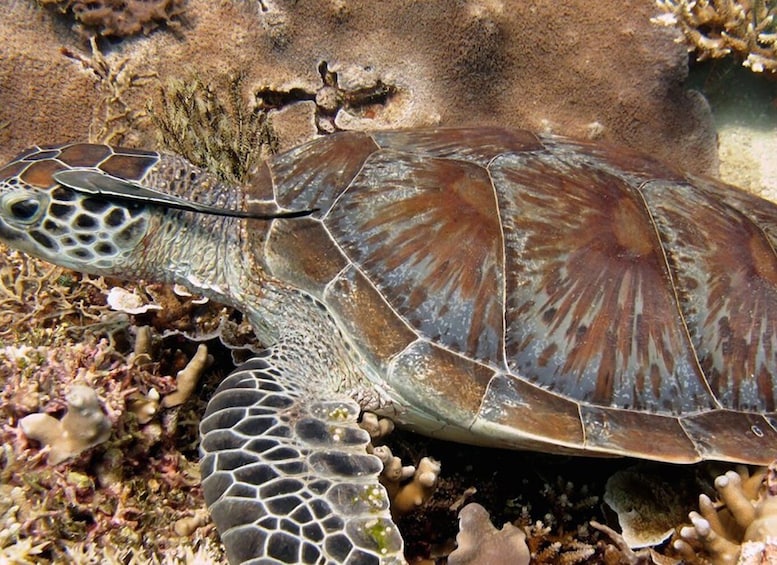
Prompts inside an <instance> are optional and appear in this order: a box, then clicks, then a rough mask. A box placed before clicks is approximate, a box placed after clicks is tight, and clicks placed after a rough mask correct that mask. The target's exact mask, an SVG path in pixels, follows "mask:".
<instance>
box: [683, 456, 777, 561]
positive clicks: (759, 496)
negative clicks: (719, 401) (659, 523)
mask: <svg viewBox="0 0 777 565" xmlns="http://www.w3.org/2000/svg"><path fill="white" fill-rule="evenodd" d="M715 489H716V490H717V492H718V497H719V499H720V501H719V502H718V503H713V502H712V500H711V499H710V498H709V497H708V496H707V495H704V494H702V495H700V496H699V512H691V513H690V514H689V516H688V517H689V518H690V520H691V524H692V526H686V527H683V528H682V529H681V530H680V537H681V539H678V540H676V541H675V542H674V544H673V545H674V548H675V549H676V550H677V551H678V552H679V553H680V555H682V556H683V558H684V559H685V560H686V561H688V562H689V563H697V562H699V560H698V559H697V558H696V557H695V553H694V549H693V548H694V547H695V546H699V545H700V546H701V547H702V548H703V549H704V550H705V551H706V552H707V554H708V555H709V556H710V559H711V561H712V562H713V563H714V564H715V565H729V564H734V563H741V564H758V563H769V562H772V561H769V559H770V557H769V556H772V557H771V558H773V557H774V556H776V555H777V461H776V462H775V463H772V464H771V465H770V466H769V468H768V469H762V470H760V471H758V472H756V473H754V474H752V475H751V474H750V473H749V472H748V471H747V469H746V468H744V467H740V468H739V469H738V470H737V471H736V472H735V471H728V472H727V473H726V474H724V475H720V476H718V477H717V478H716V479H715Z"/></svg>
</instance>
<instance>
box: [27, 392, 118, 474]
mask: <svg viewBox="0 0 777 565" xmlns="http://www.w3.org/2000/svg"><path fill="white" fill-rule="evenodd" d="M19 425H20V426H21V428H22V431H24V434H25V435H26V436H27V437H28V438H30V439H34V440H36V441H39V442H41V443H42V444H44V445H48V446H50V447H51V450H50V451H49V463H50V464H51V465H58V464H59V463H62V462H63V461H65V460H66V459H70V458H71V457H74V456H76V455H78V454H79V453H81V452H82V451H85V450H87V449H89V448H90V447H94V446H95V445H99V444H101V443H103V442H104V441H105V440H107V439H108V437H109V436H110V435H111V422H110V420H108V418H107V417H106V416H105V414H104V413H103V411H102V407H101V406H100V399H99V398H98V396H97V393H96V392H95V391H94V390H92V389H91V388H89V387H88V386H83V385H74V386H73V387H71V389H70V392H69V393H68V395H67V413H66V414H65V416H64V417H63V418H62V420H57V419H56V418H54V417H52V416H49V415H48V414H30V415H29V416H25V417H24V418H22V419H21V420H20V422H19Z"/></svg>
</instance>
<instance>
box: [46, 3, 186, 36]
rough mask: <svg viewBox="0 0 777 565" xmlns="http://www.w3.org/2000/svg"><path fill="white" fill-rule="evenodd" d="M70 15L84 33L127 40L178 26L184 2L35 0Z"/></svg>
mask: <svg viewBox="0 0 777 565" xmlns="http://www.w3.org/2000/svg"><path fill="white" fill-rule="evenodd" d="M38 2H40V3H41V4H43V5H52V6H55V7H56V8H57V9H58V10H59V11H60V12H62V13H72V14H73V17H74V18H75V20H76V22H77V27H78V29H79V30H80V31H82V32H84V33H89V32H96V33H97V34H98V35H102V36H114V37H126V36H129V35H136V34H138V33H143V34H148V33H150V32H152V31H153V30H155V29H156V28H158V27H160V26H163V25H170V24H177V19H180V17H181V16H182V15H183V13H184V11H185V5H186V0H38Z"/></svg>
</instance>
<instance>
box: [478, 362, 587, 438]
mask: <svg viewBox="0 0 777 565" xmlns="http://www.w3.org/2000/svg"><path fill="white" fill-rule="evenodd" d="M473 430H476V431H479V432H480V433H482V434H483V435H491V436H495V437H498V438H499V437H501V438H503V441H504V445H506V446H511V445H512V446H515V445H520V446H524V447H526V448H527V449H537V450H539V451H547V450H548V447H549V446H553V451H559V452H564V451H566V450H565V449H564V447H567V448H568V449H569V452H572V451H575V450H577V449H579V448H580V446H582V445H583V444H584V441H585V432H584V430H583V424H582V422H581V421H580V408H579V406H578V404H577V403H576V402H574V401H572V400H569V399H567V398H564V397H563V396H560V395H558V394H553V393H551V392H548V391H547V390H544V389H542V388H541V387H538V386H535V385H533V384H531V383H529V382H528V381H525V380H523V379H520V378H517V377H516V376H515V375H510V374H506V373H499V374H497V375H496V376H494V378H493V379H491V381H490V382H489V383H488V387H487V390H486V393H485V395H484V396H483V402H482V404H481V407H480V410H479V413H478V418H477V420H476V422H475V425H474V426H473ZM496 445H499V444H498V443H497V444H496Z"/></svg>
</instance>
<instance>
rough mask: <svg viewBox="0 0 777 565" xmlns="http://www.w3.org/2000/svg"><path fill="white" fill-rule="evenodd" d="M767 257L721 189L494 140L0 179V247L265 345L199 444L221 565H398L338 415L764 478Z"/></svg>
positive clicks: (383, 135) (349, 425) (140, 157)
mask: <svg viewBox="0 0 777 565" xmlns="http://www.w3.org/2000/svg"><path fill="white" fill-rule="evenodd" d="M62 171H73V172H74V173H73V174H70V175H59V176H58V173H60V172H62ZM90 179H91V180H90ZM95 186H98V187H99V186H103V187H107V188H106V190H105V191H103V192H99V191H95V190H94V187H95ZM187 203H190V204H191V203H198V204H202V205H205V206H209V207H211V210H212V209H213V208H217V209H220V210H222V211H223V214H224V215H223V216H222V215H214V214H212V213H203V212H196V211H191V210H189V209H187V207H186V204H187ZM190 208H191V207H190ZM235 210H239V211H240V214H237V213H235V212H234V211H235ZM230 211H232V212H230ZM295 211H302V217H295V218H289V217H277V215H278V214H282V213H289V212H295ZM305 211H307V212H305ZM238 215H243V216H245V215H248V216H253V217H249V218H244V217H235V216H238ZM273 215H276V217H273ZM776 234H777V207H776V206H775V205H774V204H772V203H770V202H767V201H764V200H761V199H759V198H757V197H755V196H752V195H749V194H747V193H745V192H742V191H740V190H738V189H736V188H734V187H731V186H727V185H724V184H722V183H720V182H717V181H714V180H711V179H706V178H698V177H691V176H688V175H684V174H683V173H681V172H679V171H675V170H672V169H669V168H667V167H665V166H664V165H661V164H660V163H658V162H656V161H654V160H652V159H650V158H647V157H644V156H641V155H638V154H635V153H632V152H629V151H625V150H622V149H616V148H612V147H606V146H600V145H596V144H591V143H586V142H576V141H571V140H566V139H562V138H557V137H552V136H537V135H535V134H532V133H530V132H525V131H509V130H503V129H498V128H488V129H469V128H464V129H443V128H439V129H430V130H409V131H397V132H373V133H369V134H367V133H356V132H348V133H338V134H334V135H331V136H327V137H324V138H321V139H318V140H315V141H312V142H310V143H308V144H305V145H302V146H300V147H298V148H296V149H293V150H291V151H289V152H287V153H284V154H280V155H277V156H275V157H273V158H272V159H270V160H268V161H267V163H266V164H265V166H264V167H263V168H261V169H260V170H259V171H257V173H256V175H255V177H254V178H253V179H252V180H251V182H250V183H249V185H248V186H246V187H234V186H229V185H226V184H224V183H222V182H220V181H218V180H217V179H216V178H215V177H213V176H212V175H209V174H208V173H206V172H204V171H201V170H199V169H197V168H196V167H194V166H192V165H191V164H189V163H187V162H186V161H185V160H183V159H182V158H180V157H177V156H172V155H161V154H157V153H154V152H146V151H138V150H128V149H121V148H110V147H107V146H102V145H88V144H73V145H66V146H60V147H35V148H32V149H31V150H29V151H28V152H25V153H24V154H23V155H20V156H19V157H17V158H16V159H15V160H13V161H12V162H11V163H9V164H8V165H6V166H5V167H4V168H2V169H0V239H1V240H2V241H4V242H6V243H7V244H8V245H11V246H14V247H17V248H19V249H21V250H23V251H25V252H27V253H30V254H32V255H36V256H38V257H42V258H44V259H46V260H48V261H51V262H55V263H58V264H61V265H64V266H67V267H71V268H74V269H77V270H82V271H88V272H93V273H98V274H114V275H115V274H121V275H124V276H127V277H143V278H147V279H154V280H159V281H168V282H178V283H183V284H186V285H188V286H190V287H193V288H194V289H196V290H198V291H200V292H203V293H205V294H208V295H209V296H212V297H214V298H216V299H218V300H221V301H224V302H227V303H229V304H232V305H234V306H236V307H238V308H240V309H242V310H243V311H244V312H246V314H247V315H248V318H249V320H251V322H252V324H253V326H254V328H255V330H256V332H257V335H258V336H259V337H260V339H261V340H262V341H263V342H265V343H266V344H267V345H268V347H269V349H268V351H267V353H266V355H265V356H264V357H263V358H261V359H259V360H256V361H252V362H249V364H247V365H246V366H244V367H242V368H238V370H237V371H236V372H235V373H233V374H232V375H231V376H230V377H228V378H227V379H226V380H225V381H224V384H223V385H222V387H221V388H220V389H219V391H218V392H217V394H216V395H215V396H214V398H213V400H212V401H211V403H210V405H209V407H208V413H207V414H206V418H205V419H204V421H203V424H202V433H203V443H202V446H203V454H204V458H203V477H204V486H205V492H206V498H207V499H208V504H209V507H210V508H211V510H212V512H213V515H214V520H215V521H216V524H217V526H218V527H219V530H220V531H221V533H222V536H223V538H224V540H225V544H226V546H227V551H228V554H229V555H230V559H231V561H233V562H250V561H251V560H252V559H261V558H268V559H275V560H276V561H280V562H306V563H308V562H309V563H319V562H353V563H365V562H386V563H389V562H394V561H401V559H402V558H401V549H402V548H401V545H402V544H401V538H399V535H398V533H397V532H396V529H395V527H394V525H393V524H392V523H391V521H390V517H389V514H388V510H387V505H386V504H385V500H386V496H385V492H384V491H383V490H382V488H381V487H380V486H379V485H378V483H377V472H378V470H379V469H378V468H377V467H376V462H375V459H374V458H372V456H368V455H366V453H364V446H365V445H366V441H367V440H366V438H365V437H364V436H363V434H361V433H360V432H359V430H358V428H357V427H356V419H357V417H358V412H359V410H360V409H364V408H365V407H369V408H370V409H372V410H377V411H379V412H382V413H383V414H385V415H388V416H390V417H391V418H392V419H393V420H394V421H396V422H397V423H399V424H401V425H404V426H406V427H408V428H410V429H415V430H417V431H419V432H422V433H426V434H429V435H435V436H437V437H442V438H447V439H454V440H458V441H463V442H468V443H473V444H483V445H492V446H499V447H507V448H521V449H527V448H528V449H537V450H543V451H549V452H558V453H571V454H586V455H597V454H615V455H628V456H634V457H640V458H645V459H653V460H658V461H666V462H676V463H690V462H695V461H699V460H703V459H716V460H726V461H739V462H745V463H766V462H768V461H770V460H771V459H772V458H773V456H774V453H773V450H774V446H775V445H777V429H776V427H777V414H776V413H775V402H776V400H777V392H776V391H775V386H774V375H775V372H776V371H777V327H775V326H777V256H776V255H775V252H774V245H775V241H777V235H776Z"/></svg>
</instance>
